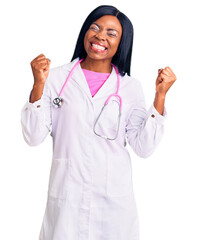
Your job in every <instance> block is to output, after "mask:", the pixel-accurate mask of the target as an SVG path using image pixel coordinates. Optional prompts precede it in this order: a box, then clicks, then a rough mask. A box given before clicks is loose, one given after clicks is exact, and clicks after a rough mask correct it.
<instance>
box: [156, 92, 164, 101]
mask: <svg viewBox="0 0 197 240" xmlns="http://www.w3.org/2000/svg"><path fill="white" fill-rule="evenodd" d="M165 97H166V94H165V93H160V92H156V93H155V98H157V99H161V100H165Z"/></svg>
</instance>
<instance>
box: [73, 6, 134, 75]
mask: <svg viewBox="0 0 197 240" xmlns="http://www.w3.org/2000/svg"><path fill="white" fill-rule="evenodd" d="M104 15H112V16H116V17H117V18H118V20H119V22H120V24H121V26H122V37H121V40H120V43H119V46H118V49H117V52H116V54H115V55H114V56H113V58H112V63H113V64H114V65H115V66H116V67H117V68H118V71H119V73H120V75H121V76H124V75H125V73H127V74H128V75H129V76H130V66H131V54H132V46H133V25H132V23H131V21H130V20H129V18H128V17H127V16H126V15H125V14H123V13H122V12H120V11H119V10H118V9H117V8H115V7H113V6H110V5H101V6H99V7H97V8H95V9H94V10H93V11H92V12H91V13H90V14H89V15H88V17H87V18H86V20H85V22H84V23H83V25H82V28H81V31H80V33H79V36H78V39H77V43H76V46H75V51H74V54H73V57H72V59H71V61H73V60H74V59H75V58H77V57H79V59H82V58H86V56H87V53H86V51H85V48H84V37H85V34H86V32H87V30H88V29H89V27H90V25H91V24H92V23H93V22H94V21H96V20H97V19H99V18H101V17H102V16H104Z"/></svg>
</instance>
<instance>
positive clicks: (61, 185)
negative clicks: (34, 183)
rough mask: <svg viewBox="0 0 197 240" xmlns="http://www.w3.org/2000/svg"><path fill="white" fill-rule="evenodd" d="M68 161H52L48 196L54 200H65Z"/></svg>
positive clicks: (63, 159)
mask: <svg viewBox="0 0 197 240" xmlns="http://www.w3.org/2000/svg"><path fill="white" fill-rule="evenodd" d="M68 174H69V159H67V158H56V159H53V161H52V165H51V172H50V179H49V187H48V194H49V196H52V197H54V198H59V199H65V198H66V196H67V193H68Z"/></svg>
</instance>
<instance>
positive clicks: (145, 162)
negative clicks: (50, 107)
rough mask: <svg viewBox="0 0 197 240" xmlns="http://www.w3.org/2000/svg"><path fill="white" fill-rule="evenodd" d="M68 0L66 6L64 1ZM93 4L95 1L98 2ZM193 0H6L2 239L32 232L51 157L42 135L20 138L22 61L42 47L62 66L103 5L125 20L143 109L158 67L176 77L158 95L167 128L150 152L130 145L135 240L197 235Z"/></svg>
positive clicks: (28, 82)
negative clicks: (36, 141)
mask: <svg viewBox="0 0 197 240" xmlns="http://www.w3.org/2000/svg"><path fill="white" fill-rule="evenodd" d="M67 2H69V3H67ZM96 2H97V3H96ZM194 3H195V2H194V1H191V0H187V1H178V0H175V1H173V0H165V1H160V0H148V1H147V0H141V1H139V0H133V1H124V0H121V1H117V0H113V1H101V0H100V1H78V2H76V1H66V0H64V1H63V0H57V1H50V0H46V1H43V0H34V1H24V0H18V1H13V0H12V1H7V2H6V3H5V2H4V3H3V5H2V3H1V6H0V22H1V30H0V32H1V39H0V41H1V43H0V61H1V62H0V67H1V69H0V81H1V87H0V105H1V117H0V124H1V132H0V136H1V146H0V148H1V150H0V151H1V157H0V226H1V227H0V239H4V240H10V239H20V240H27V239H28V240H35V239H38V234H39V231H40V227H41V223H42V217H43V214H44V210H45V204H46V198H47V187H48V177H49V171H50V165H51V157H52V141H51V138H50V136H48V137H47V139H46V140H45V142H44V143H43V144H41V145H40V146H37V147H29V146H28V145H27V144H26V143H25V142H24V140H23V136H22V131H21V125H20V113H21V109H22V107H23V105H24V104H25V102H26V101H27V99H28V96H29V92H30V90H31V87H32V84H33V75H32V71H31V67H30V62H31V61H32V60H33V59H34V58H35V57H36V56H37V55H39V54H41V53H43V54H45V56H46V57H48V58H50V59H51V67H56V66H59V65H63V64H65V63H68V62H69V61H70V60H71V57H72V55H73V51H74V47H75V44H76V40H77V37H78V34H79V31H80V28H81V26H82V23H83V22H84V20H85V18H86V16H87V15H88V14H89V13H90V12H91V11H92V10H93V9H94V8H95V7H97V6H98V5H102V4H111V5H114V6H116V7H117V8H119V10H120V11H122V12H123V13H125V14H126V15H127V16H128V17H129V18H130V19H131V21H132V23H133V26H134V43H133V55H132V64H131V75H132V76H133V77H135V78H137V79H139V80H140V81H141V83H142V86H143V89H144V94H145V98H146V102H147V109H148V108H149V107H150V105H151V104H152V102H153V100H154V92H155V79H156V76H157V70H158V68H164V67H166V66H170V67H171V68H172V70H173V71H174V72H175V74H176V75H177V81H176V83H175V84H174V85H173V86H172V88H171V89H170V90H169V92H168V95H167V99H166V108H167V112H168V117H167V119H166V121H165V134H164V137H163V139H162V141H161V143H160V145H159V146H158V148H157V150H156V151H155V153H154V154H153V155H152V156H150V157H149V158H147V159H142V158H139V157H138V156H136V155H135V154H134V152H133V151H132V149H131V148H130V146H128V149H129V151H130V154H131V158H132V165H133V182H134V190H135V196H136V201H137V205H138V211H139V217H140V233H141V240H158V239H159V240H166V239H167V240H174V239H179V240H185V239H189V240H196V239H197V228H196V227H197V204H196V203H197V187H196V185H197V163H196V162H197V154H196V148H197V146H196V143H197V141H196V133H197V127H196V126H197V116H196V97H195V95H196V89H197V84H196V80H197V79H196V64H197V61H196V55H197V48H196V44H197V34H196V23H197V17H196V10H195V9H196V6H195V5H194Z"/></svg>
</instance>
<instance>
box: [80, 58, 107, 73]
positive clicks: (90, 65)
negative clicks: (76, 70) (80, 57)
mask: <svg viewBox="0 0 197 240" xmlns="http://www.w3.org/2000/svg"><path fill="white" fill-rule="evenodd" d="M80 64H81V68H84V69H86V70H90V71H94V72H102V73H111V71H112V66H111V59H105V60H95V59H91V58H89V57H88V56H87V57H86V59H85V60H84V61H82V62H81V63H80Z"/></svg>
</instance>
